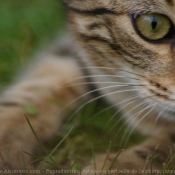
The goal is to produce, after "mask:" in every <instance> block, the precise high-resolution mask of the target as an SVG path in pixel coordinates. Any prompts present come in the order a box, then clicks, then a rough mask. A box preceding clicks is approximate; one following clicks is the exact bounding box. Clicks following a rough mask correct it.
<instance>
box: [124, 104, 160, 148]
mask: <svg viewBox="0 0 175 175" xmlns="http://www.w3.org/2000/svg"><path fill="white" fill-rule="evenodd" d="M157 104H158V103H154V104H152V105H151V106H149V108H151V109H150V110H149V111H148V112H147V113H146V114H145V115H144V116H143V117H141V118H140V119H139V120H138V121H137V123H136V124H135V125H134V127H133V128H132V130H131V131H130V133H129V135H128V136H127V138H126V141H125V145H124V146H126V144H127V142H128V140H129V137H130V136H131V134H132V133H133V131H134V130H135V128H136V127H137V125H138V124H139V123H140V122H141V121H142V120H143V119H144V118H145V117H147V116H148V115H149V114H150V113H151V112H152V111H153V110H154V108H155V107H156V105H157ZM126 132H127V130H126ZM121 142H122V141H121Z"/></svg>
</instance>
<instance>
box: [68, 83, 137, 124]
mask: <svg viewBox="0 0 175 175" xmlns="http://www.w3.org/2000/svg"><path fill="white" fill-rule="evenodd" d="M112 87H115V86H112ZM108 88H109V87H108ZM138 90H139V89H129V90H121V91H116V90H115V91H114V92H110V93H107V94H104V95H101V96H98V97H96V98H94V99H92V100H89V101H87V102H86V103H84V104H83V105H81V106H80V107H79V108H78V109H77V110H76V111H75V112H74V113H73V114H72V115H71V116H70V117H69V119H68V120H67V122H66V124H67V123H68V122H69V121H70V120H71V119H72V118H73V116H75V114H76V113H78V112H79V111H80V110H81V109H83V108H84V107H85V106H86V105H87V104H89V103H92V102H94V101H96V100H98V99H100V98H103V97H106V96H109V95H114V94H117V93H124V92H133V91H138Z"/></svg>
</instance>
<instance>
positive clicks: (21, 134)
mask: <svg viewBox="0 0 175 175" xmlns="http://www.w3.org/2000/svg"><path fill="white" fill-rule="evenodd" d="M81 76H83V75H82V72H81V71H80V70H79V69H78V65H77V64H76V63H75V62H74V61H72V60H71V59H68V58H56V57H54V56H49V55H48V56H46V58H43V59H41V60H39V61H38V62H36V63H35V65H33V66H31V69H30V70H29V73H28V74H27V75H25V76H24V77H23V78H22V79H21V80H20V81H19V82H18V83H16V84H14V85H13V86H11V87H10V88H9V89H7V90H6V91H5V92H4V93H3V94H2V95H1V98H0V169H3V168H4V167H6V166H9V167H10V168H12V169H18V168H22V167H23V165H24V164H23V160H22V157H23V158H24V161H25V164H26V165H27V164H28V163H29V161H30V160H31V157H30V156H28V155H26V154H23V155H22V151H21V150H23V151H26V152H28V153H33V150H34V148H35V146H36V145H38V141H37V139H36V138H35V136H34V134H33V132H32V130H31V128H30V127H29V124H28V123H27V120H26V116H27V118H28V119H29V120H30V123H31V125H32V127H33V128H34V130H35V132H36V134H37V136H38V137H39V138H40V140H41V141H46V140H47V139H49V138H50V137H51V136H53V134H55V133H56V132H57V130H58V128H59V126H60V124H61V122H62V120H63V118H64V116H65V115H66V113H67V112H66V109H65V110H63V111H62V112H61V113H60V111H61V109H62V108H64V106H65V105H67V104H69V103H70V102H71V101H73V100H75V99H76V98H77V97H79V96H81V95H82V94H83V93H84V92H85V91H86V87H85V86H84V85H82V86H81V85H79V86H71V83H72V84H76V83H80V84H81V83H82V80H83V79H81V78H80V79H77V80H76V78H77V77H81ZM71 80H72V81H71ZM73 80H74V81H73ZM65 83H66V84H65ZM64 84H65V85H64ZM62 85H64V86H62ZM78 101H79V100H75V101H74V102H73V103H71V104H70V105H69V106H68V107H69V109H72V108H75V107H77V104H78Z"/></svg>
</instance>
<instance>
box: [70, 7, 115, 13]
mask: <svg viewBox="0 0 175 175" xmlns="http://www.w3.org/2000/svg"><path fill="white" fill-rule="evenodd" d="M67 8H68V10H71V11H73V12H75V13H80V14H85V15H105V14H113V15H114V14H116V12H114V11H112V10H109V9H106V8H97V9H93V10H82V9H77V8H73V7H69V6H67Z"/></svg>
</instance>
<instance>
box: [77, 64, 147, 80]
mask: <svg viewBox="0 0 175 175" xmlns="http://www.w3.org/2000/svg"><path fill="white" fill-rule="evenodd" d="M79 69H108V70H119V71H123V72H127V73H130V74H133V75H136V76H139V77H142V78H145V76H143V75H140V74H136V73H133V72H131V71H128V70H124V69H120V68H111V67H98V66H97V67H96V66H89V67H88V66H87V67H81V68H79Z"/></svg>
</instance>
